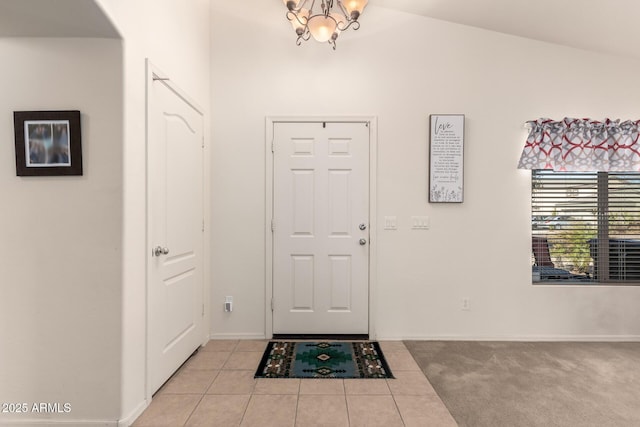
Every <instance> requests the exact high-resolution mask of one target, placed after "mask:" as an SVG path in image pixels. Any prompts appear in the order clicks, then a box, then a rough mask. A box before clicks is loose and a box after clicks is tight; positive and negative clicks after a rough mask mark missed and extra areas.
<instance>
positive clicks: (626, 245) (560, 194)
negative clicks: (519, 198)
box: [531, 170, 640, 283]
mask: <svg viewBox="0 0 640 427" xmlns="http://www.w3.org/2000/svg"><path fill="white" fill-rule="evenodd" d="M531 207H532V211H531V227H532V255H533V256H532V271H533V280H534V282H560V283H567V282H578V283H580V282H587V283H633V282H636V283H640V173H613V172H556V171H551V170H533V171H532V176H531Z"/></svg>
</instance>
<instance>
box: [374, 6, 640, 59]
mask: <svg viewBox="0 0 640 427" xmlns="http://www.w3.org/2000/svg"><path fill="white" fill-rule="evenodd" d="M369 4H375V5H377V6H382V7H386V8H389V9H396V10H400V11H405V12H410V13H415V14H418V15H423V16H428V17H431V18H435V19H440V20H444V21H449V22H454V23H458V24H463V25H469V26H472V27H478V28H484V29H486V30H491V31H497V32H500V33H506V34H511V35H515V36H520V37H526V38H530V39H535V40H540V41H545V42H549V43H554V44H560V45H565V46H571V47H575V48H579V49H586V50H591V51H596V52H602V53H607V54H613V55H621V56H627V57H632V58H637V59H640V25H639V22H638V20H639V18H640V1H638V0H371V1H370V2H369Z"/></svg>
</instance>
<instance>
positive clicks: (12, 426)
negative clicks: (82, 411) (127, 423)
mask: <svg viewBox="0 0 640 427" xmlns="http://www.w3.org/2000/svg"><path fill="white" fill-rule="evenodd" d="M0 426H6V427H43V426H52V427H118V422H117V421H106V420H102V421H99V420H64V421H63V420H44V419H43V420H34V419H31V420H8V421H4V420H0Z"/></svg>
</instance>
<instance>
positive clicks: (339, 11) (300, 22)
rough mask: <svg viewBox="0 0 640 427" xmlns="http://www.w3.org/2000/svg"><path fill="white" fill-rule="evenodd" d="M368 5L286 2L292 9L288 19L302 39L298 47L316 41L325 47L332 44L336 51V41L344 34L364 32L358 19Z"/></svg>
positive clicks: (355, 0) (358, 1) (352, 0)
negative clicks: (359, 30)
mask: <svg viewBox="0 0 640 427" xmlns="http://www.w3.org/2000/svg"><path fill="white" fill-rule="evenodd" d="M368 1H369V0H283V2H284V4H285V5H286V6H287V9H288V11H287V19H288V20H289V21H290V22H291V25H292V26H293V29H294V30H295V31H296V34H297V35H298V39H297V40H296V44H297V45H298V46H300V45H301V44H302V42H303V41H307V40H309V39H310V38H311V37H313V38H314V39H315V40H316V41H319V42H321V43H325V42H328V43H329V44H330V45H331V46H332V47H333V49H334V50H335V48H336V39H337V38H338V36H339V35H340V33H341V32H342V31H345V30H347V29H348V28H353V29H354V30H357V29H358V28H360V23H359V22H358V18H359V17H360V15H361V14H362V11H363V10H364V7H365V6H366V5H367V3H368ZM335 4H337V6H335ZM318 5H320V7H317V6H318Z"/></svg>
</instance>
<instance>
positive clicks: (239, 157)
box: [211, 2, 640, 340]
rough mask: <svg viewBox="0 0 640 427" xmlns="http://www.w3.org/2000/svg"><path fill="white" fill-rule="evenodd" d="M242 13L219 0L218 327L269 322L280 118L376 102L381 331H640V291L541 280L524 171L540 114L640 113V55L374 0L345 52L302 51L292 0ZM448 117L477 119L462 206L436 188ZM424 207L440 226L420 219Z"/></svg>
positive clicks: (501, 334) (256, 330)
mask: <svg viewBox="0 0 640 427" xmlns="http://www.w3.org/2000/svg"><path fill="white" fill-rule="evenodd" d="M234 9H235V8H233V7H231V6H227V5H225V4H222V3H215V2H213V3H212V13H211V21H212V38H211V43H212V53H211V58H212V62H211V82H212V99H213V108H212V116H211V117H212V118H211V120H212V122H211V123H212V141H213V145H212V149H213V164H212V173H213V176H212V190H213V191H212V194H213V199H214V201H215V202H214V203H213V205H212V230H211V238H212V241H213V242H214V247H213V254H212V255H213V256H212V260H213V265H212V271H213V288H212V289H213V290H212V300H211V304H212V305H211V306H212V321H211V327H212V336H213V337H216V338H222V337H254V336H262V335H264V331H265V324H264V322H265V320H264V319H265V312H264V310H265V299H264V298H265V297H264V293H265V292H264V286H265V285H264V273H265V266H264V260H265V247H264V238H263V236H264V224H265V221H264V218H265V200H264V199H265V182H264V174H265V170H264V169H265V167H264V158H265V157H264V156H265V146H266V144H265V134H264V123H265V117H267V116H292V115H300V116H310V115H311V116H313V115H315V116H317V115H327V116H336V115H375V116H377V117H378V177H377V185H378V195H377V196H378V206H377V216H378V218H379V221H380V222H381V223H379V224H378V230H379V232H378V235H377V236H375V238H376V241H377V250H378V265H377V266H376V268H377V288H376V289H375V300H374V304H373V305H372V307H371V308H372V312H371V316H372V318H373V320H374V322H375V324H376V331H377V338H379V339H403V338H436V339H437V338H451V339H515V340H529V339H638V338H640V312H638V311H637V310H636V307H637V306H638V304H639V303H640V287H597V286H589V287H585V286H576V287H568V286H555V287H554V286H533V285H532V284H531V267H530V256H531V255H530V250H531V237H530V178H529V172H528V171H522V170H518V169H516V165H517V160H518V158H519V153H520V150H521V149H522V146H523V144H524V140H525V138H526V130H525V129H524V126H523V125H524V122H525V121H527V120H531V119H536V118H539V117H552V118H556V119H561V118H562V117H564V116H573V117H593V118H604V117H611V118H621V119H633V118H638V117H639V116H640V107H639V104H638V102H637V101H638V99H640V88H639V87H638V85H637V84H636V76H637V74H638V73H639V72H640V62H638V61H637V60H631V59H625V58H617V57H612V56H606V55H602V54H596V53H591V52H586V51H582V50H577V49H572V48H567V47H563V46H558V45H551V44H547V43H542V42H537V41H533V40H528V39H523V38H518V37H513V36H508V35H504V34H498V33H493V32H489V31H485V30H480V29H475V28H470V27H465V26H462V25H456V24H451V23H447V22H443V21H437V20H433V19H429V18H425V17H421V16H415V15H411V14H407V13H401V12H397V11H393V10H390V9H385V8H381V7H375V6H369V7H368V8H367V10H366V12H365V13H364V14H363V16H362V27H361V29H360V30H358V31H355V32H354V31H348V32H346V33H345V34H343V35H342V36H341V37H340V40H339V41H338V47H337V50H336V51H332V50H331V49H330V47H329V46H328V45H324V44H318V43H316V42H314V41H309V42H307V43H305V44H304V45H303V46H301V47H297V46H295V36H294V34H293V31H292V30H291V27H290V24H289V23H288V22H287V21H286V19H285V9H284V6H282V5H280V4H278V5H274V4H270V2H264V4H263V3H262V2H261V3H260V4H254V5H253V7H252V10H251V14H240V13H237V12H235V11H234ZM239 28H240V29H243V31H236V30H237V29H239ZM444 113H459V114H465V115H466V132H465V201H464V203H463V204H461V205H460V204H455V205H448V204H429V203H428V201H427V182H428V174H427V173H428V169H427V167H428V160H427V159H428V130H429V125H428V117H429V114H444ZM387 215H389V216H396V217H397V218H398V230H397V231H385V230H383V221H384V217H385V216H387ZM413 215H426V216H429V217H430V220H431V228H430V229H429V230H426V231H416V230H411V229H410V217H411V216H413ZM215 242H218V243H217V244H216V243H215ZM226 295H232V296H234V311H233V313H224V312H223V311H222V301H224V297H225V296H226ZM463 298H466V299H469V301H470V310H469V311H463V310H462V300H463Z"/></svg>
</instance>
